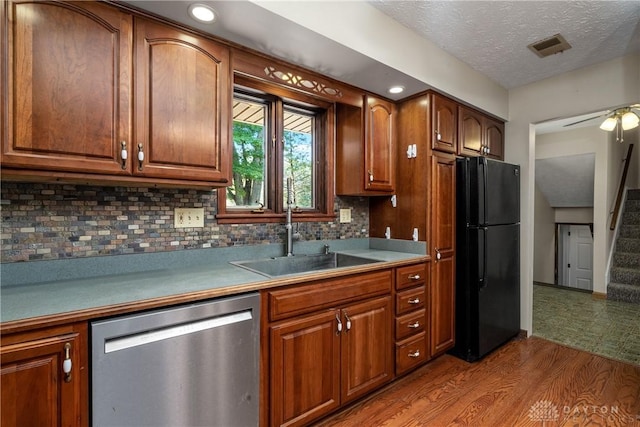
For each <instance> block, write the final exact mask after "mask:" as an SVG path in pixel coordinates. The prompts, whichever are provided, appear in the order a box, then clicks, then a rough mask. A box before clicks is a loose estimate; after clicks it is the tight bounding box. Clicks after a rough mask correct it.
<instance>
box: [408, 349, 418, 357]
mask: <svg viewBox="0 0 640 427" xmlns="http://www.w3.org/2000/svg"><path fill="white" fill-rule="evenodd" d="M409 357H413V358H414V359H415V358H416V357H420V350H416V351H414V352H413V353H409Z"/></svg>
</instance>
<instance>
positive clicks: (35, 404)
mask: <svg viewBox="0 0 640 427" xmlns="http://www.w3.org/2000/svg"><path fill="white" fill-rule="evenodd" d="M85 333H86V332H85ZM66 345H68V346H69V357H70V359H71V362H72V365H71V376H70V377H68V378H65V373H64V372H63V368H62V364H63V361H64V359H65V357H66V355H65V353H66V351H65V346H66ZM83 346H86V341H85V339H84V338H82V337H81V335H80V333H79V332H74V333H67V334H63V335H59V336H52V337H45V338H41V339H37V340H33V341H27V342H16V343H13V344H8V345H5V341H4V340H3V345H2V348H1V350H0V356H1V359H2V367H1V369H0V386H1V388H2V407H1V408H0V409H1V410H0V415H1V416H0V421H1V422H0V424H2V426H3V427H5V426H6V427H18V426H86V425H88V420H87V418H86V413H87V411H86V408H88V403H89V402H88V400H87V399H88V398H87V394H86V389H84V387H83V381H84V380H85V375H86V369H85V366H84V365H85V363H84V361H85V360H86V350H85V349H84V347H83Z"/></svg>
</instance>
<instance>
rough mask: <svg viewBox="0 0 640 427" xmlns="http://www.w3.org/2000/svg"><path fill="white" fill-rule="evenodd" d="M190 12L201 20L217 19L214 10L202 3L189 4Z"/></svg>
mask: <svg viewBox="0 0 640 427" xmlns="http://www.w3.org/2000/svg"><path fill="white" fill-rule="evenodd" d="M189 14H190V15H191V16H192V17H193V18H194V19H196V20H198V21H200V22H213V21H214V20H215V19H216V13H215V12H214V10H213V9H211V8H210V7H209V6H207V5H204V4H200V3H194V4H192V5H191V6H189Z"/></svg>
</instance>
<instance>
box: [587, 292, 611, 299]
mask: <svg viewBox="0 0 640 427" xmlns="http://www.w3.org/2000/svg"><path fill="white" fill-rule="evenodd" d="M591 296H592V297H593V298H595V299H607V294H605V293H602V292H592V293H591Z"/></svg>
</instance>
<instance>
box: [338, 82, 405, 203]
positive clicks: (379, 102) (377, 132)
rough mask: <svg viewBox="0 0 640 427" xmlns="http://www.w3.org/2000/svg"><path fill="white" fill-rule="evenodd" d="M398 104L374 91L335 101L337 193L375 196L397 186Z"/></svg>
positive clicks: (388, 192)
mask: <svg viewBox="0 0 640 427" xmlns="http://www.w3.org/2000/svg"><path fill="white" fill-rule="evenodd" d="M395 161H396V154H395V106H394V104H393V103H391V102H389V101H386V100H383V99H381V98H376V97H373V96H371V95H364V96H363V106H362V107H357V106H353V105H347V104H337V105H336V167H335V170H336V194H338V195H345V196H375V195H383V194H391V193H393V191H394V189H395Z"/></svg>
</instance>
